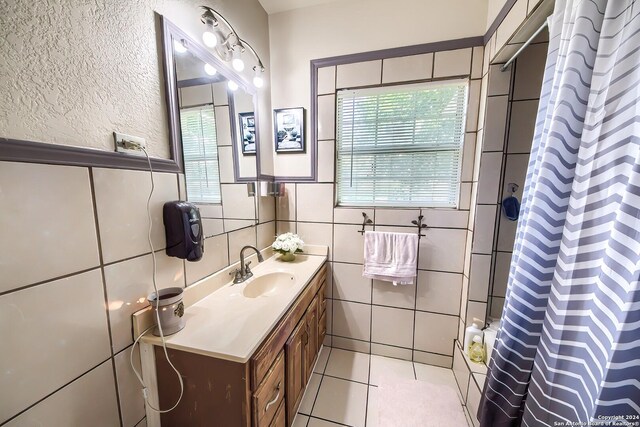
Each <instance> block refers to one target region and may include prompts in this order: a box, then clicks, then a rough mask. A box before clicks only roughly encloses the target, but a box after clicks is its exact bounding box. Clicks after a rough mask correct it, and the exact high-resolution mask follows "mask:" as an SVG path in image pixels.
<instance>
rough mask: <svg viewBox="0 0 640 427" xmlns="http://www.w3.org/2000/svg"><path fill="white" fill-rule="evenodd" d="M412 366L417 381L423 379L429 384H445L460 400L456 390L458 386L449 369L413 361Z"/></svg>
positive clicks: (458, 392)
mask: <svg viewBox="0 0 640 427" xmlns="http://www.w3.org/2000/svg"><path fill="white" fill-rule="evenodd" d="M413 366H414V368H415V370H416V379H417V380H418V381H425V382H428V383H431V384H442V385H447V386H449V387H451V388H452V389H454V390H455V391H456V393H457V394H458V398H460V399H461V400H462V396H461V395H460V391H459V390H458V386H457V384H456V380H455V378H454V376H453V371H452V370H451V369H447V368H440V367H438V366H432V365H425V364H422V363H415V362H414V364H413Z"/></svg>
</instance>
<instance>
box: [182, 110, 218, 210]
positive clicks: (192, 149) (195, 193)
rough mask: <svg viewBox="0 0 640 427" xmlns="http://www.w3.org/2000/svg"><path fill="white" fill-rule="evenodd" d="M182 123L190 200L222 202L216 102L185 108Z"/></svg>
mask: <svg viewBox="0 0 640 427" xmlns="http://www.w3.org/2000/svg"><path fill="white" fill-rule="evenodd" d="M180 126H181V129H182V152H183V154H184V175H185V180H186V182H187V196H188V199H189V201H190V202H200V203H220V202H221V196H220V172H219V168H218V144H217V138H216V120H215V115H214V112H213V105H203V106H200V107H193V108H183V109H181V110H180Z"/></svg>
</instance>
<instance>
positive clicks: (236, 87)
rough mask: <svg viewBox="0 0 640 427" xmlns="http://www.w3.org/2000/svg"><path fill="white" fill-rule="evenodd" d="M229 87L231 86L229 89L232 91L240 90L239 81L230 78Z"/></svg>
mask: <svg viewBox="0 0 640 427" xmlns="http://www.w3.org/2000/svg"><path fill="white" fill-rule="evenodd" d="M227 87H229V90H231V91H232V92H235V91H236V90H238V87H239V86H238V83H236V82H234V81H233V80H229V82H228V83H227Z"/></svg>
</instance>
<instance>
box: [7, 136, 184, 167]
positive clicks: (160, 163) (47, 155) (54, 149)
mask: <svg viewBox="0 0 640 427" xmlns="http://www.w3.org/2000/svg"><path fill="white" fill-rule="evenodd" d="M0 161H8V162H22V163H44V164H50V165H67V166H84V167H87V166H91V167H100V168H112V169H133V170H149V165H148V164H147V158H146V157H145V156H132V155H129V154H123V153H117V152H115V151H113V152H111V151H102V150H99V149H92V148H80V147H74V146H69V145H58V144H50V143H44V142H34V141H24V140H19V139H9V138H0ZM151 165H152V166H153V170H154V171H155V172H174V173H179V172H181V167H180V166H179V165H178V162H177V161H176V160H173V159H158V158H151Z"/></svg>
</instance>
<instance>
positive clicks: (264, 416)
mask: <svg viewBox="0 0 640 427" xmlns="http://www.w3.org/2000/svg"><path fill="white" fill-rule="evenodd" d="M284 393H285V383H284V352H280V354H279V355H278V357H277V358H276V361H275V362H274V363H273V366H272V367H271V370H270V371H269V372H268V373H267V375H266V377H265V379H264V381H263V382H262V384H260V387H259V388H258V390H256V392H255V393H254V394H253V419H254V421H255V425H257V426H269V424H270V423H271V420H273V418H274V416H275V414H276V411H277V410H278V408H279V407H280V403H282V402H283V401H284Z"/></svg>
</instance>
